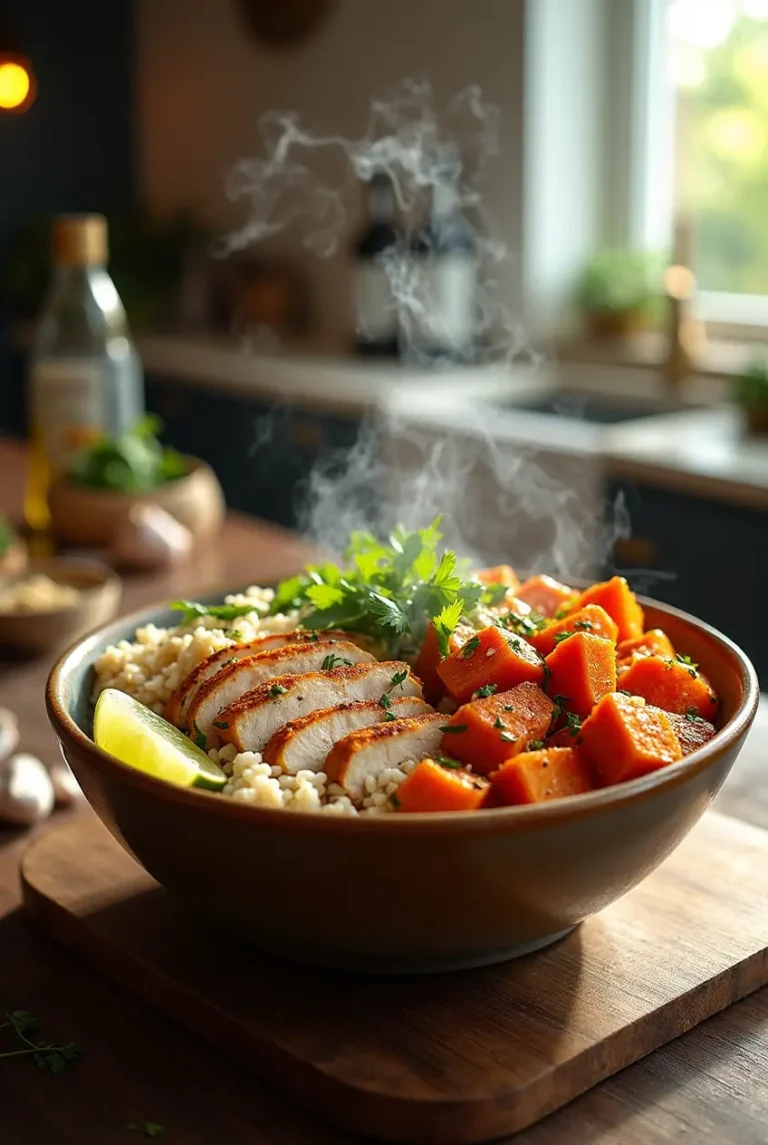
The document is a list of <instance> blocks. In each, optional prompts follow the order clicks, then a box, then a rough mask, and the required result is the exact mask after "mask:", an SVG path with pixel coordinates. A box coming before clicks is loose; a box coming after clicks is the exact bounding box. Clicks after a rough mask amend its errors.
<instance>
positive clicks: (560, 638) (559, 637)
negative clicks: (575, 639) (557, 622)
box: [555, 632, 573, 647]
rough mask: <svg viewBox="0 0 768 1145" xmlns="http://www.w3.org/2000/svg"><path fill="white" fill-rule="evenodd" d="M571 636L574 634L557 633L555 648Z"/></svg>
mask: <svg viewBox="0 0 768 1145" xmlns="http://www.w3.org/2000/svg"><path fill="white" fill-rule="evenodd" d="M569 636H573V633H572V632H556V633H555V647H557V645H558V644H562V643H563V641H564V640H567V639H568V637H569Z"/></svg>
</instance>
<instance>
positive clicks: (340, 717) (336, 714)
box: [263, 696, 433, 775]
mask: <svg viewBox="0 0 768 1145" xmlns="http://www.w3.org/2000/svg"><path fill="white" fill-rule="evenodd" d="M432 711H433V709H432V708H431V707H430V706H429V704H427V703H426V702H425V701H424V700H420V699H419V698H418V696H402V697H400V698H398V699H396V700H390V706H389V708H384V707H382V705H381V703H380V702H379V701H378V700H368V702H367V703H358V704H339V706H338V707H336V708H320V709H319V710H318V711H316V712H310V713H309V714H308V715H306V716H300V717H299V719H298V720H292V721H291V723H289V724H286V725H285V727H282V728H280V730H279V731H277V732H275V734H274V735H273V736H272V738H271V740H270V741H269V743H268V744H267V746H266V747H265V748H264V752H263V755H264V759H265V760H266V761H267V763H270V764H272V766H273V767H275V766H276V767H280V768H282V770H283V771H286V772H288V773H289V774H290V775H296V773H297V772H299V771H302V770H307V771H322V770H323V767H324V765H325V757H326V756H327V755H328V752H329V751H330V750H331V748H332V747H333V745H334V744H335V743H337V742H338V741H339V740H340V739H343V738H344V736H347V735H349V734H350V732H354V731H358V730H359V729H360V728H368V727H371V726H372V725H373V724H380V723H384V722H385V721H387V722H391V721H392V720H402V719H405V718H406V717H407V716H422V715H426V714H427V713H429V712H432Z"/></svg>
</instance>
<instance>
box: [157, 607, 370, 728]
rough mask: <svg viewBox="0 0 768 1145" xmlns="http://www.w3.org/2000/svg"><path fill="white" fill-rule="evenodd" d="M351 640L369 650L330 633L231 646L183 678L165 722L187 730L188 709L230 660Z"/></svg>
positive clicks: (361, 640)
mask: <svg viewBox="0 0 768 1145" xmlns="http://www.w3.org/2000/svg"><path fill="white" fill-rule="evenodd" d="M321 639H322V640H350V641H351V643H353V644H357V645H359V647H360V648H366V647H367V645H366V640H365V637H363V636H359V637H358V636H350V635H349V633H346V632H341V631H333V630H329V631H327V632H323V633H322V635H320V636H316V635H315V634H313V633H311V632H307V631H306V629H300V628H298V629H296V630H295V631H293V632H275V633H271V634H270V635H268V636H259V637H258V638H257V639H256V640H251V641H249V642H248V643H245V644H230V645H228V646H227V647H226V648H220V649H219V651H218V652H213V653H212V654H211V655H210V656H206V658H205V660H201V661H200V663H199V664H198V665H197V667H195V668H193V669H192V671H191V672H190V673H189V674H188V675H186V676H185V677H184V679H183V680H182V682H181V684H180V686H179V687H178V688H177V689H176V691H175V692H174V694H173V696H171V699H170V700H169V701H168V704H167V706H166V710H165V712H164V713H163V715H164V716H165V718H166V719H167V720H168V721H169V722H170V723H172V724H176V726H177V727H185V726H186V723H187V719H186V717H187V712H188V711H189V705H190V704H191V703H192V701H193V700H194V698H195V696H196V695H197V693H198V691H199V690H200V688H202V686H203V684H204V683H205V682H206V680H210V678H211V676H215V675H216V673H217V672H220V671H221V669H222V668H224V667H225V666H226V665H227V664H229V662H230V661H231V660H244V659H245V657H246V656H256V655H258V654H259V653H261V652H269V651H270V650H271V649H272V648H283V647H284V646H285V645H286V644H301V643H305V642H308V641H317V640H321Z"/></svg>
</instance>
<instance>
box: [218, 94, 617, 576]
mask: <svg viewBox="0 0 768 1145" xmlns="http://www.w3.org/2000/svg"><path fill="white" fill-rule="evenodd" d="M498 130H499V109H498V108H497V107H495V106H494V105H493V104H491V103H488V102H487V101H486V100H485V99H484V97H483V95H482V92H481V91H480V89H479V88H478V87H477V86H471V87H468V88H466V89H465V90H464V91H462V92H461V93H460V94H459V95H457V96H455V97H454V98H453V99H452V100H450V102H449V103H448V104H447V106H446V107H445V108H444V109H443V110H442V111H440V112H438V110H437V109H436V107H435V101H434V98H433V93H432V90H431V88H430V86H429V84H427V83H415V82H412V81H409V82H406V83H404V84H403V85H401V87H399V88H398V89H397V90H396V91H395V92H394V93H393V94H392V95H391V96H390V97H389V98H387V99H382V100H376V101H374V102H373V103H372V105H371V109H370V115H369V119H368V124H367V128H366V130H365V132H364V134H363V135H362V136H361V137H360V138H359V139H346V138H343V137H342V136H338V135H315V134H313V133H311V132H310V131H309V130H308V129H307V128H306V127H304V126H303V125H302V124H301V122H300V121H299V118H298V116H297V115H296V114H295V113H293V112H286V111H274V112H270V113H268V114H267V115H265V116H263V117H262V119H261V122H260V134H261V139H262V145H263V148H262V153H261V155H260V156H258V157H255V158H248V159H241V160H240V161H239V162H238V163H237V164H236V165H235V167H234V168H233V170H232V171H231V173H230V176H229V179H228V182H227V193H228V195H229V197H230V198H231V199H232V200H234V201H237V202H240V203H242V204H243V206H244V208H245V214H246V217H245V222H244V223H243V224H242V226H241V227H239V228H238V229H237V230H235V231H234V232H232V233H230V234H229V235H228V236H227V237H226V238H225V239H224V240H223V241H222V244H221V248H220V250H221V253H222V254H229V253H232V252H236V251H241V250H244V249H246V248H250V247H252V246H254V245H256V244H259V243H261V242H264V241H265V240H267V239H269V238H271V237H273V236H275V235H276V234H278V233H280V232H283V231H285V230H287V229H288V228H292V229H298V230H299V232H300V234H301V240H302V243H303V245H304V246H305V247H306V248H308V249H309V250H311V251H313V252H314V253H315V254H317V255H318V256H319V257H321V258H327V257H330V256H331V255H333V254H334V253H335V252H336V250H337V248H338V244H339V242H340V240H341V239H342V238H343V237H344V238H346V229H347V222H348V212H347V206H346V202H347V199H348V198H349V196H350V195H351V194H352V193H353V192H354V195H355V196H357V194H358V187H359V184H360V182H361V181H362V182H367V181H368V180H370V178H371V176H372V175H373V173H374V172H375V171H380V170H382V169H383V170H385V171H386V172H387V173H388V175H389V176H390V178H391V180H392V183H393V186H394V188H395V194H396V197H397V201H398V204H399V207H400V210H401V213H402V216H403V218H404V220H405V222H406V225H407V226H408V225H410V226H413V225H415V224H416V222H417V221H418V220H420V218H421V215H422V213H423V211H424V209H425V207H426V206H427V204H428V192H429V191H430V189H431V188H432V187H434V186H435V185H436V184H437V182H438V180H439V179H440V178H441V177H442V175H443V172H444V169H445V168H444V164H445V162H446V148H445V145H446V144H447V143H450V144H453V145H454V148H453V149H452V151H451V152H450V154H451V155H452V156H455V160H451V161H453V162H455V168H454V171H453V173H454V175H455V176H456V185H457V187H458V188H459V190H460V199H461V205H462V208H463V211H464V214H465V217H466V218H467V219H468V221H470V222H471V223H472V225H473V231H474V238H475V243H476V248H477V252H478V262H479V268H480V272H479V275H478V279H479V286H478V297H477V326H476V331H475V334H476V342H477V343H478V344H479V345H481V346H482V347H483V348H484V352H485V354H486V355H487V356H488V357H490V358H492V359H493V360H494V361H496V362H508V363H509V364H511V363H512V362H513V361H515V360H516V359H517V358H519V356H520V354H521V352H522V350H523V349H524V341H523V338H522V337H521V333H520V328H519V326H518V323H517V321H516V320H515V318H514V315H513V314H512V312H511V311H510V310H509V308H508V307H507V305H506V303H505V301H504V299H503V297H502V295H501V290H500V286H499V282H498V268H499V266H500V265H501V264H502V263H503V261H504V260H505V259H506V258H507V256H508V252H507V250H506V247H505V246H504V244H503V243H501V242H499V241H498V240H497V239H495V238H494V237H493V226H492V224H491V220H489V219H488V218H487V217H486V216H485V213H484V210H483V204H482V198H481V190H482V183H483V179H484V177H485V175H486V172H487V169H488V167H489V165H490V164H491V163H492V161H493V159H494V157H495V156H496V155H497V154H498V150H499V147H498ZM318 152H332V153H337V154H338V156H339V157H340V160H341V167H342V171H343V174H342V176H341V179H340V182H339V184H338V185H335V186H329V185H325V184H323V183H322V182H321V181H320V180H319V178H318V176H317V172H316V170H315V169H314V167H315V160H316V157H317V154H318ZM406 254H407V252H406V251H396V252H395V253H394V255H391V256H389V257H388V259H387V262H386V268H387V272H388V275H389V278H390V283H391V286H392V292H393V295H394V300H395V305H396V307H397V311H398V319H399V324H400V328H401V331H402V332H403V333H404V335H405V342H406V349H407V352H408V355H409V356H410V357H411V359H414V358H418V351H417V349H416V345H415V340H414V339H413V338H412V337H411V336H410V335H411V334H412V332H413V330H414V326H415V325H416V324H417V321H418V319H419V318H420V316H421V315H422V314H423V313H424V310H425V308H428V307H429V305H430V300H429V297H428V294H427V292H426V290H425V288H424V282H423V281H422V279H421V276H420V273H419V270H418V267H417V266H415V265H414V262H415V260H413V259H411V258H409V257H406ZM393 368H394V367H393ZM424 384H425V385H428V384H429V382H428V381H426V382H425V383H424ZM467 404H468V410H467V416H466V418H465V419H464V420H465V425H464V426H463V428H462V432H461V433H460V434H459V433H456V434H445V435H444V436H442V437H439V438H438V439H437V440H436V439H435V436H434V435H429V436H427V435H425V434H424V433H422V432H421V431H420V430H418V429H417V428H414V425H413V424H410V423H409V422H408V419H407V417H406V418H404V419H400V420H398V419H396V418H394V417H393V416H392V414H391V413H390V414H384V413H383V412H381V411H380V412H379V413H378V414H377V415H375V416H373V417H371V418H370V419H369V420H368V421H367V422H366V424H365V425H364V426H363V428H362V430H361V432H360V434H359V437H358V439H357V441H356V443H355V445H354V447H353V448H352V449H351V450H346V451H336V452H328V453H326V454H325V455H324V456H323V457H322V458H321V459H320V461H319V462H318V463H317V464H316V465H315V467H314V469H313V472H312V474H311V476H310V478H309V480H308V482H306V484H305V487H304V488H303V489H300V490H298V491H297V496H298V497H299V513H300V523H301V526H302V528H303V530H304V531H305V533H306V534H307V535H308V536H309V537H310V538H311V539H312V540H314V541H316V542H319V544H320V545H321V546H322V547H324V548H325V549H327V550H329V551H330V552H334V553H338V552H339V551H340V550H343V548H344V546H345V542H346V540H347V538H348V536H349V533H350V531H351V530H353V529H372V530H373V531H377V532H382V533H383V532H385V531H386V530H387V529H389V528H391V526H392V525H393V524H394V523H396V522H397V521H402V522H403V523H404V524H406V525H407V526H409V527H422V526H424V525H425V524H427V523H428V522H429V521H430V520H432V519H433V518H434V517H435V516H436V515H437V514H438V513H442V514H443V528H444V531H445V533H446V540H447V542H448V543H449V544H450V545H451V546H452V547H454V548H455V549H456V550H457V551H458V552H460V553H463V554H465V555H470V556H473V557H475V558H476V559H477V560H478V561H480V562H488V561H509V562H511V563H513V564H515V563H517V564H518V565H519V567H520V568H521V569H534V568H536V569H537V570H538V571H541V570H546V571H550V572H552V573H553V574H554V575H557V576H560V577H562V578H564V579H567V577H568V576H569V575H579V574H581V575H591V574H594V573H596V572H597V571H599V568H600V565H601V563H602V560H603V558H604V557H605V556H607V555H608V554H609V553H610V550H611V548H612V545H613V542H614V540H615V539H616V538H617V537H622V536H627V535H628V534H629V518H628V514H627V510H626V505H625V504H624V503H623V501H619V502H618V503H617V505H616V506H615V511H614V513H613V521H612V523H611V524H610V525H609V526H605V525H604V524H603V522H602V521H601V520H595V513H594V505H595V504H596V503H598V504H599V503H600V493H599V490H598V489H597V488H595V489H594V490H592V495H591V496H585V483H584V470H585V466H584V465H583V461H582V459H580V458H578V457H576V456H575V455H574V457H573V458H572V459H570V460H569V459H568V458H567V457H566V458H564V459H560V460H559V462H558V464H559V465H560V470H559V472H556V473H555V472H553V470H552V469H551V468H545V467H544V466H543V465H542V464H541V462H540V455H539V457H538V458H537V453H536V451H534V450H533V449H529V448H523V447H521V446H520V445H510V444H509V443H503V444H501V443H499V442H498V440H497V437H496V435H495V434H494V433H493V432H492V430H493V421H494V418H495V417H496V416H497V414H495V413H494V411H493V410H489V409H488V408H487V407H483V406H482V404H481V403H478V402H472V403H471V404H470V402H468V403H467ZM275 415H276V416H280V411H279V410H276V411H275ZM271 432H272V420H271V419H264V418H262V419H260V420H259V423H258V425H257V427H256V435H255V440H254V445H253V448H252V450H251V453H252V455H257V456H258V453H259V452H260V450H261V448H262V447H263V446H264V445H265V444H266V443H267V442H268V441H269V440H270V436H271ZM551 456H555V454H554V453H553V454H552V455H551ZM265 477H268V474H266V473H265Z"/></svg>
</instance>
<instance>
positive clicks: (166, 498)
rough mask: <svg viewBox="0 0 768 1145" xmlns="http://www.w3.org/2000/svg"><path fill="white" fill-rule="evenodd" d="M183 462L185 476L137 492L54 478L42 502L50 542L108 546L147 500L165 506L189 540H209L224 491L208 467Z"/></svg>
mask: <svg viewBox="0 0 768 1145" xmlns="http://www.w3.org/2000/svg"><path fill="white" fill-rule="evenodd" d="M186 461H187V464H188V466H189V472H188V473H187V474H186V476H184V477H179V478H178V479H177V480H175V481H168V482H167V483H166V484H165V485H162V486H160V488H159V489H153V490H150V491H148V492H143V493H115V492H113V491H111V490H109V489H89V488H85V487H81V486H77V485H70V484H69V483H68V482H67V481H65V480H62V479H59V480H58V481H55V482H54V484H53V485H52V487H51V490H50V493H49V495H48V502H49V505H50V510H51V528H52V530H53V534H54V536H55V537H56V540H57V541H59V543H60V544H62V545H68V546H71V547H72V548H79V549H101V548H108V547H109V546H110V545H111V544H112V540H113V538H114V536H115V533H116V532H117V530H118V529H119V527H120V525H121V524H122V523H123V522H124V521H125V520H126V519H127V518H128V516H129V515H130V512H131V509H132V508H134V507H135V506H136V505H146V504H148V505H158V506H159V507H160V508H161V509H165V511H166V513H170V515H171V516H172V517H175V518H176V520H177V521H179V522H180V523H181V524H182V525H185V526H186V528H188V529H189V531H190V532H191V533H192V535H193V537H194V538H195V541H197V542H204V541H210V540H211V539H212V538H213V537H214V536H215V535H216V534H217V533H218V531H219V530H220V528H221V525H222V522H223V521H224V514H225V511H226V507H225V504H224V494H223V493H222V490H221V485H220V484H219V481H218V478H217V477H216V474H215V473H214V472H213V470H212V469H211V467H210V466H209V465H207V464H206V463H205V462H204V461H199V460H198V459H197V458H194V457H188V458H186Z"/></svg>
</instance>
